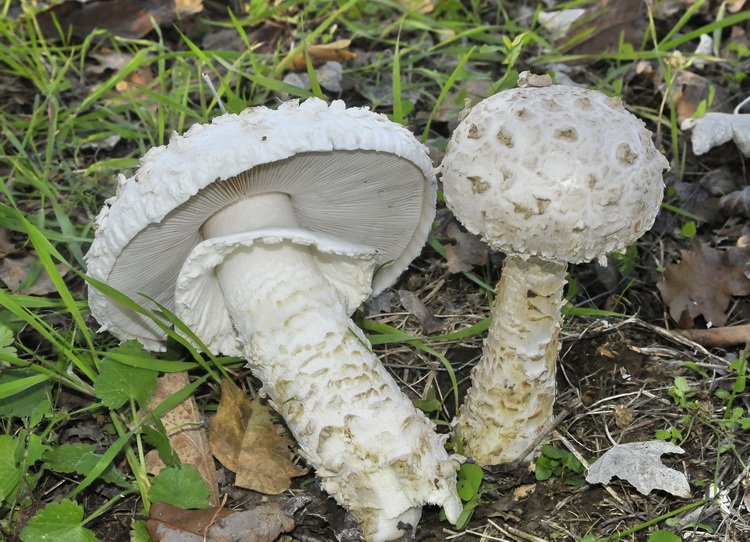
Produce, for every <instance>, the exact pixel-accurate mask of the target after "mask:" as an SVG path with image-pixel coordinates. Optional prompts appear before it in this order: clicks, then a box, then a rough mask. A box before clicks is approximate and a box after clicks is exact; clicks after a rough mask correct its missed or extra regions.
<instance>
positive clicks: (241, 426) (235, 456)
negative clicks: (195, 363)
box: [209, 380, 307, 495]
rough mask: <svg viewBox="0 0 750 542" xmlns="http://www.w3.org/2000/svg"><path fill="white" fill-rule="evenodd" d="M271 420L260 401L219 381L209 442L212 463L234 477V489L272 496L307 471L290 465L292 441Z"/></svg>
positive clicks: (271, 413)
mask: <svg viewBox="0 0 750 542" xmlns="http://www.w3.org/2000/svg"><path fill="white" fill-rule="evenodd" d="M272 417H273V411H272V410H271V409H270V408H269V407H268V406H267V405H266V404H265V403H262V402H261V401H260V399H251V398H249V397H247V395H246V394H245V393H244V392H243V391H242V390H240V389H239V388H238V387H237V386H235V385H234V384H233V383H231V382H230V381H228V380H223V381H222V383H221V401H220V402H219V408H218V410H217V412H216V415H215V416H214V417H213V419H212V420H211V430H210V432H209V441H210V443H211V450H212V451H213V454H214V456H215V457H216V459H218V460H219V461H220V462H221V464H222V465H224V466H225V467H226V468H228V469H229V470H231V471H232V472H235V473H236V474H237V476H236V479H235V485H237V486H239V487H244V488H247V489H252V490H254V491H259V492H261V493H267V494H272V495H276V494H279V493H282V492H283V491H286V490H287V489H289V486H290V485H291V479H292V478H294V477H296V476H301V475H303V474H305V473H306V472H307V469H304V468H302V467H300V466H298V465H297V464H295V463H294V462H293V461H292V458H293V453H292V451H291V447H292V446H293V445H294V441H293V440H292V439H291V438H289V437H288V436H287V435H286V434H285V431H284V429H283V427H282V426H281V425H279V424H277V423H274V422H273V419H272Z"/></svg>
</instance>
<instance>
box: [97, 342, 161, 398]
mask: <svg viewBox="0 0 750 542" xmlns="http://www.w3.org/2000/svg"><path fill="white" fill-rule="evenodd" d="M114 350H115V351H116V352H118V353H120V354H127V353H128V352H131V353H133V355H141V356H142V355H143V354H142V351H143V347H142V346H141V345H140V343H138V342H137V341H127V342H124V343H123V344H122V345H120V346H119V347H117V348H115V349H114ZM99 369H100V370H99V376H98V377H97V379H96V381H95V382H94V391H95V392H96V396H97V397H98V398H99V399H101V401H102V403H104V405H105V406H107V407H109V408H112V409H115V408H120V407H121V406H122V405H124V404H125V403H127V402H128V401H129V400H130V399H134V400H135V401H136V402H137V403H138V404H139V405H140V406H142V407H145V406H146V405H147V404H148V401H149V399H151V396H152V395H153V394H154V391H155V390H156V378H157V376H158V375H157V373H156V372H155V371H152V370H150V369H137V368H135V367H130V366H128V365H124V364H122V363H118V362H116V361H114V360H113V359H111V358H105V359H103V360H102V362H101V365H100V367H99Z"/></svg>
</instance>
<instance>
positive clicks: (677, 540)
mask: <svg viewBox="0 0 750 542" xmlns="http://www.w3.org/2000/svg"><path fill="white" fill-rule="evenodd" d="M646 542H682V537H680V536H677V535H676V534H674V533H670V532H669V531H664V530H659V531H654V532H653V533H651V536H649V537H648V540H646Z"/></svg>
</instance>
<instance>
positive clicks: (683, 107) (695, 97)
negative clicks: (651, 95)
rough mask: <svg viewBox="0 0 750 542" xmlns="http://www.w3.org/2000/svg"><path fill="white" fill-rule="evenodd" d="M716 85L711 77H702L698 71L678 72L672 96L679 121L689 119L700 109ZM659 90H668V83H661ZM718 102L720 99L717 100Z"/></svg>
mask: <svg viewBox="0 0 750 542" xmlns="http://www.w3.org/2000/svg"><path fill="white" fill-rule="evenodd" d="M715 86H716V85H715V84H714V83H713V82H711V80H710V79H707V78H705V77H702V76H700V75H698V74H697V73H693V72H690V71H687V70H682V71H680V72H678V73H677V75H676V76H675V78H674V80H673V82H672V91H671V92H672V97H673V99H674V103H675V109H676V111H677V121H678V122H682V121H683V120H685V119H689V118H691V117H692V116H693V114H694V113H695V112H696V111H697V110H698V106H699V105H700V103H701V102H702V101H703V100H706V99H708V97H709V93H710V92H711V90H710V89H711V87H715ZM659 90H660V91H661V92H662V94H663V93H665V92H667V87H666V85H661V87H660V88H659ZM715 101H716V102H717V103H718V101H719V100H715Z"/></svg>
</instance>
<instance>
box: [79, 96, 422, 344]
mask: <svg viewBox="0 0 750 542" xmlns="http://www.w3.org/2000/svg"><path fill="white" fill-rule="evenodd" d="M333 151H337V152H338V151H342V152H351V153H357V152H358V151H370V152H371V153H373V154H377V155H383V156H391V157H393V156H395V157H398V158H400V159H402V160H403V161H406V162H408V163H409V164H410V166H409V167H407V168H405V169H404V168H401V169H399V170H398V171H401V172H404V171H406V172H407V174H408V175H403V176H400V177H399V178H383V177H384V176H386V175H387V171H386V170H384V169H381V168H377V167H371V166H370V167H369V168H366V169H367V171H365V172H364V173H366V179H365V180H362V179H360V185H359V189H357V190H355V189H347V188H346V187H340V188H338V189H337V190H335V191H334V190H331V191H329V192H328V194H327V197H329V198H335V197H337V195H338V196H340V199H339V200H334V201H322V200H321V198H320V196H317V197H316V196H315V195H314V194H313V195H312V196H311V197H310V200H309V201H306V202H304V206H305V208H306V211H307V212H308V214H312V212H313V210H314V208H315V207H316V206H320V205H327V207H326V208H323V209H321V218H320V222H321V223H322V222H324V220H331V219H333V220H338V219H339V218H341V217H346V216H349V217H350V218H349V219H348V220H350V223H343V224H342V223H337V225H336V227H335V228H324V229H323V230H322V233H324V234H328V235H333V236H337V235H339V236H342V238H343V239H344V240H346V241H350V242H355V243H361V244H363V245H367V246H372V247H374V248H375V249H376V250H377V251H378V254H379V258H380V259H379V264H380V265H382V266H383V267H382V268H381V269H379V270H378V273H377V274H376V276H375V278H374V280H373V284H372V287H373V291H374V292H375V293H377V292H379V291H382V290H383V289H385V288H386V287H388V286H390V285H391V284H392V283H393V282H395V280H396V279H397V278H398V276H399V275H400V274H401V273H402V272H403V270H404V269H406V267H408V265H409V263H410V262H411V260H412V259H414V258H415V257H416V256H417V255H418V254H419V252H420V251H421V249H422V246H423V245H424V242H425V239H426V237H427V235H428V233H429V230H430V228H431V225H432V221H433V219H434V213H435V200H436V195H435V190H436V181H435V177H434V169H433V166H432V163H431V161H430V159H429V156H428V154H427V150H426V148H425V147H424V145H422V144H420V143H419V142H418V141H417V140H416V138H415V137H414V135H413V134H412V133H411V132H410V131H408V130H407V129H406V128H404V127H403V126H401V125H398V124H396V123H393V122H391V121H390V120H388V118H387V117H386V116H385V115H382V114H377V113H373V112H371V111H369V110H368V109H366V108H346V106H345V104H344V103H343V102H342V101H340V100H337V101H334V102H332V103H331V105H330V106H329V105H327V104H326V103H325V102H323V101H322V100H319V99H316V98H311V99H308V100H306V101H305V102H303V103H298V102H297V101H296V100H293V101H291V102H286V103H284V104H282V105H281V106H280V107H279V108H278V109H276V110H271V109H268V108H266V107H255V108H250V109H247V110H245V111H243V112H242V113H240V114H238V115H234V114H226V115H222V116H220V117H217V118H215V119H213V121H212V122H211V123H209V124H200V125H194V126H193V127H191V128H190V129H189V130H188V131H187V132H186V133H185V134H184V135H182V136H179V135H174V136H173V137H172V139H171V141H170V142H169V144H168V145H166V146H161V147H156V148H153V149H151V150H150V151H148V152H147V153H146V155H144V157H143V158H142V160H141V166H140V168H139V169H138V171H136V173H135V175H134V176H133V177H131V178H127V179H126V178H125V177H124V176H120V177H119V179H118V189H117V195H116V196H115V197H113V198H110V199H109V200H107V202H106V204H105V206H104V208H103V209H102V211H101V212H100V214H99V215H98V217H97V219H96V223H95V225H96V228H97V231H96V235H95V239H94V241H93V243H92V245H91V248H90V249H89V252H88V253H87V255H86V261H87V267H88V273H89V275H90V276H92V277H93V278H95V279H98V280H100V281H102V282H105V283H108V284H109V285H110V286H113V287H115V288H116V289H118V290H119V291H121V292H123V293H125V294H126V295H128V296H129V297H131V298H133V299H135V300H136V301H138V302H142V301H143V299H144V298H142V297H140V296H139V294H146V295H147V296H149V297H151V298H152V299H154V300H156V301H158V302H159V303H162V304H163V305H164V306H166V308H167V309H170V310H172V309H173V308H174V281H175V280H176V277H177V274H178V273H179V268H176V269H175V268H170V269H167V270H166V271H164V270H161V271H160V270H154V269H155V264H157V263H158V262H159V261H160V260H178V261H180V260H181V261H184V259H185V258H186V257H187V255H188V254H189V253H190V251H191V250H192V248H193V247H194V246H196V245H197V244H198V243H200V242H201V241H202V240H203V239H202V237H201V235H200V232H199V228H200V224H201V223H202V222H203V220H204V219H205V216H203V217H200V216H198V217H196V218H197V219H198V221H197V224H194V225H192V226H191V228H192V227H193V226H194V231H191V232H190V233H189V235H188V238H187V239H185V240H183V241H180V242H179V243H176V242H175V243H171V242H167V243H165V244H166V245H167V246H163V245H162V246H156V247H153V252H151V253H149V254H143V256H142V259H140V260H139V261H138V262H133V263H132V264H129V265H128V266H127V268H126V269H123V270H122V271H120V272H118V275H119V276H120V277H123V278H121V280H118V281H117V283H116V284H113V283H112V281H111V280H110V279H111V277H112V273H113V269H115V268H116V266H117V265H118V261H119V257H120V256H121V254H122V253H123V251H126V249H127V248H128V247H129V246H131V245H133V241H134V240H137V239H138V237H139V236H140V235H141V234H142V232H143V231H144V230H152V231H151V232H150V233H151V234H152V235H151V237H152V238H154V239H156V238H158V237H159V235H160V232H159V231H158V230H159V229H160V227H161V223H162V221H163V220H164V218H165V217H167V216H168V215H169V214H170V213H172V212H173V211H174V210H175V209H177V208H178V207H180V206H185V205H186V204H187V203H188V202H189V201H190V200H191V198H192V197H193V196H194V195H196V194H197V193H198V192H199V191H201V190H202V189H204V188H206V187H208V186H209V185H211V184H212V183H214V182H215V181H221V180H226V179H230V178H232V177H234V176H236V175H239V174H241V173H243V172H245V171H248V170H251V169H253V168H256V167H258V166H263V165H266V164H281V163H282V162H283V161H284V160H287V159H290V158H293V157H295V156H297V155H301V154H305V153H309V154H314V153H331V152H333ZM404 177H407V178H404ZM381 181H382V182H383V183H385V184H379V183H381ZM414 181H416V182H414ZM368 183H369V186H366V185H367V184H368ZM310 184H311V185H314V183H310ZM304 188H305V187H300V189H299V190H300V192H302V191H303V189H304ZM352 193H353V194H355V195H354V197H357V198H360V199H359V201H354V202H352V201H347V200H346V197H347V194H352ZM407 196H410V197H411V199H413V200H414V201H411V202H410V201H409V197H407ZM298 200H300V201H301V200H302V197H301V196H299V195H298ZM341 202H346V205H343V204H342V203H341ZM405 209H406V210H407V211H408V212H409V213H411V215H410V216H408V217H405V218H404V219H403V220H394V218H393V214H392V213H393V212H401V213H403V212H404V210H405ZM389 213H391V214H389ZM189 214H190V213H189V212H186V213H184V215H185V216H188V215H189ZM310 220H312V219H310ZM301 226H302V227H308V228H310V229H311V230H312V231H318V227H317V224H313V223H309V221H308V223H305V221H304V220H303V221H301ZM182 227H185V225H184V224H183V225H182ZM170 245H172V246H170ZM175 250H177V251H178V252H179V254H178V255H177V256H175V255H174V252H175ZM170 255H171V256H170ZM172 267H174V265H173V266H172ZM155 273H159V274H160V276H159V277H155V275H154V274H155ZM139 274H143V277H140V278H139ZM144 277H145V278H148V280H145V279H144ZM162 277H163V278H162ZM130 279H132V280H130ZM147 283H148V285H149V288H145V287H144V285H145V284H147ZM89 305H90V307H91V310H92V313H93V315H94V317H95V318H96V319H97V321H98V322H99V323H100V325H101V330H108V331H110V332H111V333H113V334H114V335H115V336H117V337H118V338H120V339H123V340H125V339H129V338H136V339H138V340H140V341H141V342H142V343H143V344H144V346H145V347H146V348H149V349H154V350H161V349H163V348H164V340H165V338H166V335H165V334H164V333H163V332H162V331H161V330H159V329H158V327H157V326H156V325H154V324H153V323H152V322H151V321H150V320H149V319H148V318H146V317H143V316H140V315H137V314H135V313H133V312H132V311H129V310H127V309H123V308H121V307H119V306H118V305H117V304H116V303H114V302H113V301H111V300H109V299H108V298H107V297H106V296H105V295H104V294H103V293H101V292H100V291H98V290H97V289H96V288H93V287H90V288H89Z"/></svg>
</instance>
